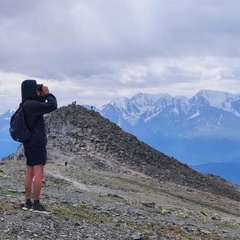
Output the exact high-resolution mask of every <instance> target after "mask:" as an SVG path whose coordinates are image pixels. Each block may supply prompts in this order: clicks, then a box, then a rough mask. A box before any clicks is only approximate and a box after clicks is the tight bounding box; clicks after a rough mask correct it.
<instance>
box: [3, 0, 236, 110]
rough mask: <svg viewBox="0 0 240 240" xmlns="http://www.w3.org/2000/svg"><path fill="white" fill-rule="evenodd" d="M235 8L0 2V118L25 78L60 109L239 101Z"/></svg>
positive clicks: (209, 0)
mask: <svg viewBox="0 0 240 240" xmlns="http://www.w3.org/2000/svg"><path fill="white" fill-rule="evenodd" d="M239 10H240V1H238V0H201V1H199V0H181V1H179V0H78V1H77V0H41V1H32V0H21V1H17V0H0V113H3V112H4V111H7V110H8V109H9V108H15V107H17V106H18V104H19V102H20V101H21V95H20V85H21V82H22V81H23V80H24V79H36V80H37V81H38V82H39V83H43V84H45V85H48V86H49V88H50V90H51V92H52V93H54V94H55V95H56V97H57V98H58V102H59V105H60V106H62V105H67V104H68V103H71V102H72V101H75V100H76V101H77V103H79V104H91V105H96V106H101V105H102V104H104V103H108V102H110V101H111V100H112V99H114V98H116V97H121V96H123V97H131V96H133V95H134V94H136V93H138V92H143V93H169V94H171V95H173V96H176V95H184V96H187V97H191V96H193V95H194V94H195V93H196V92H198V91H199V90H202V89H211V90H219V91H227V92H230V93H240V84H239V80H240V31H239V26H240V17H239Z"/></svg>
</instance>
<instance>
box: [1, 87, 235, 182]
mask: <svg viewBox="0 0 240 240" xmlns="http://www.w3.org/2000/svg"><path fill="white" fill-rule="evenodd" d="M88 108H90V107H89V106H88ZM95 110H96V111H98V112H99V113H100V114H101V115H102V116H104V117H105V118H108V119H109V120H110V121H112V122H114V123H116V124H117V125H118V126H120V127H121V128H122V129H123V130H124V131H126V132H129V133H132V134H133V135H135V136H137V138H138V139H140V140H142V141H144V142H145V143H147V144H149V145H150V146H152V147H154V148H155V149H157V150H159V151H161V152H163V153H165V154H167V155H169V156H171V157H174V158H176V159H178V160H180V161H181V162H183V163H186V164H188V165H191V166H192V167H194V168H195V169H197V170H200V171H203V172H206V173H214V174H217V175H219V176H221V177H224V178H226V179H228V180H230V181H232V182H235V183H240V179H239V178H238V176H237V174H233V169H235V170H236V169H238V168H239V164H238V159H239V157H240V149H239V147H238V146H239V139H240V131H239V130H240V94H230V93H227V92H219V91H211V90H202V91H199V92H198V93H196V94H195V95H194V96H193V97H192V98H186V97H183V96H177V97H173V96H171V95H169V94H143V93H138V94H136V95H135V96H133V97H132V98H129V99H128V98H116V99H114V100H112V101H111V102H110V103H108V104H106V105H104V106H103V107H102V108H101V109H95ZM10 115H11V111H9V112H8V113H5V114H4V115H0V119H1V120H0V124H1V126H0V129H1V136H4V139H3V138H2V137H1V144H4V146H5V147H4V149H5V150H6V151H7V150H8V148H9V147H10V148H12V147H16V143H14V142H13V141H11V139H10V138H9V136H8V135H9V134H8V123H7V122H8V120H7V119H9V116H10ZM4 119H5V120H4ZM2 134H3V135H2ZM2 141H4V143H2ZM6 141H7V142H6ZM14 144H15V145H14ZM3 152H4V151H2V147H1V155H2V153H3ZM2 156H3V155H2ZM213 163H214V164H213ZM219 163H220V165H219ZM223 163H224V165H223ZM199 164H200V165H199ZM222 166H225V167H224V170H225V171H222V170H221V169H222Z"/></svg>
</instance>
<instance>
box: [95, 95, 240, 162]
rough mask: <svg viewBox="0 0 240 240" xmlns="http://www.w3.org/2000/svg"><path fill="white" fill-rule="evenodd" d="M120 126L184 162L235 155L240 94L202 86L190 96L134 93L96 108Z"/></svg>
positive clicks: (220, 159) (230, 158)
mask: <svg viewBox="0 0 240 240" xmlns="http://www.w3.org/2000/svg"><path fill="white" fill-rule="evenodd" d="M99 112H100V114H101V115H102V116H104V117H106V118H108V119H109V120H111V121H113V122H115V123H116V124H118V125H119V126H120V127H122V128H123V129H124V130H125V131H127V132H130V133H132V134H134V135H135V136H137V137H138V138H139V139H140V140H142V141H145V142H146V143H148V144H150V145H151V146H153V147H155V148H156V149H158V150H160V151H162V152H164V153H166V154H168V155H170V156H171V155H172V156H174V157H176V158H178V159H179V160H180V161H181V160H182V161H183V162H185V163H197V162H201V163H202V162H225V161H236V160H237V159H238V158H239V157H240V150H238V147H237V145H238V143H239V140H240V94H231V93H227V92H220V91H212V90H201V91H199V92H198V93H197V94H195V95H194V96H193V97H192V98H186V97H182V96H177V97H173V96H170V95H169V94H157V95H154V94H143V93H138V94H136V95H135V96H133V97H132V98H130V99H127V98H121V99H120V98H118V99H114V100H113V101H111V102H110V103H109V104H106V105H104V106H103V107H102V109H101V110H99Z"/></svg>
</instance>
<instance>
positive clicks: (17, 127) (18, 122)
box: [9, 104, 31, 143]
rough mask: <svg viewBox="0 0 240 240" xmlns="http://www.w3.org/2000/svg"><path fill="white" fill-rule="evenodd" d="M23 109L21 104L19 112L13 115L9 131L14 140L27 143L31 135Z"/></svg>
mask: <svg viewBox="0 0 240 240" xmlns="http://www.w3.org/2000/svg"><path fill="white" fill-rule="evenodd" d="M23 107H24V105H22V104H20V105H19V108H18V109H17V111H16V112H15V113H14V114H13V115H12V117H11V120H10V129H9V132H10V135H11V137H12V139H13V140H15V141H18V142H21V143H25V142H27V141H28V140H29V138H30V135H31V133H30V130H29V128H28V126H27V124H26V121H25V118H24V111H23Z"/></svg>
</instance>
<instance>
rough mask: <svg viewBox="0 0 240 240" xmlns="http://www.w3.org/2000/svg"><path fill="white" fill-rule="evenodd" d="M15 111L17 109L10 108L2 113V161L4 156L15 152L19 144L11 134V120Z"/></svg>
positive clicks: (0, 155) (0, 143)
mask: <svg viewBox="0 0 240 240" xmlns="http://www.w3.org/2000/svg"><path fill="white" fill-rule="evenodd" d="M14 112H15V109H10V110H8V111H7V112H6V113H4V114H0V161H1V159H2V157H5V156H7V155H9V154H10V153H13V152H14V151H15V150H16V149H17V146H18V145H19V144H18V143H17V142H14V141H13V140H12V138H11V137H10V135H9V122H10V118H11V116H12V114H13V113H14Z"/></svg>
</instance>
